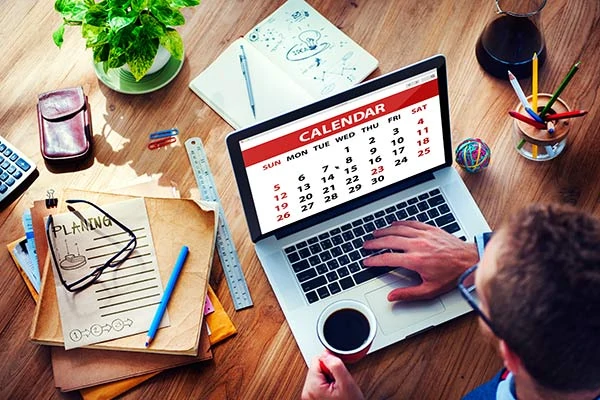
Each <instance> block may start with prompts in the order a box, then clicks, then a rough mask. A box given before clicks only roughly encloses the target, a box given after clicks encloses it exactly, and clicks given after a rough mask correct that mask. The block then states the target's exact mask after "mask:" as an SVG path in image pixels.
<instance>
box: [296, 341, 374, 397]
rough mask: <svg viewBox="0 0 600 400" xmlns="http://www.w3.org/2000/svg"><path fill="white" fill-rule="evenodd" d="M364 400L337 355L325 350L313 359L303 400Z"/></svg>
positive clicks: (307, 375)
mask: <svg viewBox="0 0 600 400" xmlns="http://www.w3.org/2000/svg"><path fill="white" fill-rule="evenodd" d="M316 399H319V400H364V396H363V394H362V392H361V391H360V388H359V387H358V385H357V384H356V382H355V381H354V378H352V375H350V372H348V370H347V369H346V366H345V365H344V363H343V362H342V360H340V359H339V358H337V357H336V356H334V355H332V354H331V353H329V352H327V351H325V352H324V353H323V354H321V355H320V356H316V357H314V358H313V359H312V361H311V363H310V367H309V369H308V373H307V374H306V381H305V382H304V388H302V400H316Z"/></svg>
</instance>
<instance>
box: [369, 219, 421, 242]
mask: <svg viewBox="0 0 600 400" xmlns="http://www.w3.org/2000/svg"><path fill="white" fill-rule="evenodd" d="M405 222H415V221H396V222H394V223H392V225H388V226H386V227H385V228H381V229H377V230H375V231H373V236H375V237H382V236H400V237H407V238H412V237H417V236H418V235H419V229H418V228H416V227H414V226H411V225H407V224H405Z"/></svg>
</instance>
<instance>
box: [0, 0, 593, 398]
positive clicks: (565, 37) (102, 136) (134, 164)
mask: <svg viewBox="0 0 600 400" xmlns="http://www.w3.org/2000/svg"><path fill="white" fill-rule="evenodd" d="M282 3H283V0H276V1H248V0H224V1H216V0H204V1H203V2H202V3H201V4H200V5H199V6H198V7H195V8H192V9H185V10H184V15H185V16H186V18H187V23H186V25H185V26H183V27H181V28H180V29H179V32H180V33H181V35H182V36H183V39H184V43H185V55H186V56H185V62H184V64H183V69H182V70H181V72H180V73H179V75H178V76H177V77H176V78H175V79H174V80H173V82H171V83H170V84H169V85H168V86H166V87H165V88H163V89H161V90H158V91H156V92H153V93H150V94H146V95H124V94H120V93H117V92H115V91H113V90H111V89H109V88H107V87H106V86H105V85H104V84H102V83H101V82H99V80H98V79H97V77H96V75H95V72H94V68H93V65H92V55H91V52H90V51H89V50H85V46H84V41H83V39H82V38H81V35H80V31H79V29H78V28H72V29H67V32H66V35H65V42H64V45H63V47H62V49H58V48H56V47H55V46H54V44H53V42H52V32H53V31H54V30H55V29H56V27H58V25H59V23H60V17H59V15H58V14H57V13H56V12H55V11H54V10H53V1H52V0H19V1H10V2H9V1H2V2H1V6H2V13H1V14H0V49H1V50H0V54H2V56H1V57H0V90H1V97H0V133H1V134H2V135H4V136H6V137H7V138H8V139H9V140H10V141H12V142H13V143H14V144H15V145H17V146H18V147H19V148H21V149H22V150H23V151H24V152H25V153H26V154H28V155H29V156H30V157H31V158H33V159H34V161H35V162H36V163H37V166H38V169H39V171H40V175H39V177H38V178H37V179H36V180H35V181H34V182H33V184H32V185H31V186H30V187H29V188H28V190H27V191H26V192H25V193H24V194H23V195H22V196H21V197H20V198H18V199H17V201H15V202H13V203H11V204H10V205H8V206H7V207H6V208H5V209H3V210H2V211H0V245H2V247H3V248H5V246H6V244H8V243H9V242H11V241H13V240H15V239H16V238H18V237H20V236H22V235H23V228H22V225H21V215H22V213H23V211H25V210H26V209H27V208H29V207H30V206H31V205H32V203H33V201H34V200H37V199H43V198H45V197H46V191H47V190H48V189H49V188H53V189H55V190H56V191H57V192H59V191H60V190H61V189H63V188H66V187H71V188H77V189H86V190H94V191H102V190H106V189H107V188H111V187H118V186H123V185H125V184H127V183H128V182H132V181H133V180H135V179H139V178H140V177H141V178H144V177H146V178H147V177H149V178H155V179H158V182H159V184H160V185H161V186H165V187H167V186H172V185H175V186H176V187H177V188H178V189H179V190H180V192H181V195H182V196H183V197H189V196H190V195H192V194H193V193H194V192H195V191H196V190H197V189H196V188H195V186H196V184H195V180H194V177H193V173H192V170H191V168H190V167H189V162H188V159H187V155H186V152H185V148H184V147H183V142H184V141H185V140H186V139H187V138H190V137H201V138H202V140H203V142H204V145H205V148H206V151H207V153H208V158H209V163H210V166H211V169H212V171H213V173H214V175H215V181H216V184H217V187H218V190H219V193H220V196H221V199H222V202H223V207H224V210H225V214H226V217H227V219H228V222H229V225H230V228H231V231H232V234H233V239H234V242H235V244H236V247H237V250H238V252H239V255H240V259H241V263H242V266H243V269H244V272H245V275H246V278H247V280H248V283H249V287H250V290H251V293H252V297H253V300H254V307H252V308H250V309H246V310H242V311H239V312H236V311H235V310H234V308H233V304H232V301H231V297H230V295H229V292H228V289H227V284H226V281H225V279H224V275H223V272H222V270H221V266H220V264H219V261H218V257H215V262H214V264H213V269H212V273H211V278H210V283H211V285H212V286H213V288H215V291H216V292H217V295H218V296H219V298H220V299H221V300H222V302H223V304H224V306H225V309H226V310H227V311H228V313H229V314H230V316H231V317H232V320H233V322H234V323H235V325H236V327H237V328H238V331H239V332H238V334H237V335H236V336H235V337H233V338H231V339H229V340H227V341H226V342H225V343H222V344H220V345H218V346H217V347H216V348H215V349H214V359H213V360H212V361H210V362H206V363H200V364H196V365H191V366H185V367H180V368H176V369H173V370H169V371H166V372H164V373H161V374H159V375H158V376H156V377H153V378H152V379H150V380H148V381H146V382H144V383H143V384H141V385H140V386H138V387H136V388H134V389H132V390H131V391H130V392H128V393H126V394H125V395H123V398H125V399H179V398H190V399H294V398H298V397H299V395H300V392H301V389H302V385H303V382H304V377H305V374H306V365H305V364H304V361H303V360H302V357H301V356H300V352H299V351H298V348H297V346H296V344H295V341H294V339H293V337H292V335H291V332H290V330H289V328H288V326H287V324H286V321H285V318H284V316H283V314H282V312H281V310H280V308H279V306H278V303H277V301H276V299H275V296H274V295H273V292H272V291H271V288H270V286H269V284H268V282H267V279H266V277H265V275H264V273H263V271H262V269H261V266H260V264H259V262H258V259H257V257H256V256H255V253H254V249H253V245H252V243H251V241H250V239H249V236H248V232H247V228H246V223H245V221H244V217H243V214H242V209H241V203H240V201H239V198H238V193H237V189H236V187H235V182H234V177H233V174H232V171H231V168H230V164H229V160H228V157H227V153H226V147H225V141H224V138H225V136H226V135H227V134H228V133H229V132H230V131H231V128H230V127H229V126H228V125H227V124H226V123H225V122H224V121H223V120H222V119H221V118H220V117H219V116H218V115H217V114H216V113H215V112H213V111H212V110H211V109H210V108H209V107H208V106H207V105H205V104H204V103H203V102H202V101H201V100H200V99H199V98H198V97H197V96H195V95H194V94H193V93H192V92H191V90H190V89H189V88H188V83H189V82H190V81H191V80H192V79H193V78H194V77H195V76H196V75H197V74H198V73H200V72H201V71H202V70H203V69H204V68H205V67H206V66H207V65H209V64H210V63H211V62H212V61H213V60H214V59H215V58H216V57H217V55H218V54H219V53H220V52H222V51H223V50H224V49H225V48H226V47H227V46H228V45H229V44H230V43H231V42H232V41H233V40H235V39H236V38H237V37H239V36H240V35H243V34H245V33H246V32H248V31H249V30H250V29H251V28H252V27H253V26H254V25H256V24H257V23H258V22H260V21H261V20H263V19H264V18H265V17H267V16H268V15H269V14H270V13H272V12H273V11H274V10H275V9H276V8H277V7H278V6H279V5H281V4H282ZM309 3H310V4H311V5H312V6H313V7H315V8H316V9H317V10H318V11H319V12H320V13H322V14H323V15H324V16H325V17H327V18H328V19H329V20H330V21H332V22H333V23H334V24H335V25H336V26H338V27H339V28H340V29H341V30H342V31H344V32H345V33H346V34H348V35H349V36H350V37H351V38H352V39H354V40H355V41H356V42H357V43H359V44H360V45H361V46H363V47H364V48H365V49H367V50H368V51H369V52H370V53H371V54H373V55H374V56H375V57H376V58H377V59H378V60H379V62H380V66H379V68H378V69H377V70H376V71H375V72H374V73H373V76H377V75H381V74H384V73H387V72H390V71H393V70H395V69H397V68H399V67H402V66H404V65H407V64H410V63H413V62H416V61H418V60H420V59H422V58H425V57H428V56H431V55H433V54H436V53H443V54H445V55H446V57H447V59H448V78H449V93H450V104H451V120H452V130H453V134H454V136H453V141H454V144H455V145H456V144H458V143H459V141H461V140H462V139H465V138H467V137H479V138H482V139H483V140H484V141H485V142H486V143H488V145H489V146H490V148H491V151H492V161H491V164H490V166H489V167H488V168H487V170H485V171H484V172H482V173H479V174H473V175H471V174H468V173H466V172H464V171H461V175H462V176H463V178H464V179H465V182H466V184H467V186H468V187H469V189H470V190H471V191H472V193H473V195H474V197H475V199H476V201H477V202H478V204H479V205H480V207H481V209H482V210H483V213H484V215H485V216H486V218H487V219H488V221H489V223H490V225H491V226H492V227H496V226H498V224H499V223H500V222H501V221H502V220H503V218H505V217H506V216H508V215H510V214H511V213H513V212H514V211H515V210H517V209H518V208H520V207H522V206H523V205H525V204H528V203H531V202H549V201H553V202H560V203H569V204H573V205H575V206H577V207H579V208H581V209H583V210H586V211H589V212H590V213H594V214H595V215H598V216H600V194H599V193H600V191H599V182H600V154H599V151H598V147H597V145H598V142H599V139H600V132H599V129H598V124H599V122H600V112H599V111H598V105H600V100H599V99H598V89H599V85H600V74H599V72H598V65H599V64H600V3H599V2H598V1H597V0H570V1H566V0H552V1H549V2H548V4H547V6H546V7H545V9H544V10H543V12H542V18H541V20H542V28H543V32H544V35H545V39H546V44H547V49H548V58H547V60H546V63H545V64H544V65H543V67H542V68H541V70H540V78H539V79H540V84H539V87H540V92H542V91H543V92H552V91H553V90H554V89H555V88H556V87H557V86H558V85H559V83H560V82H561V80H562V79H563V77H564V76H565V74H566V73H567V71H568V70H569V68H570V67H571V65H572V64H573V63H574V62H575V61H577V60H581V67H580V70H579V72H578V73H577V75H575V77H574V78H573V80H572V81H571V83H570V84H569V86H568V87H567V89H566V90H565V91H564V92H563V94H562V96H561V97H562V98H564V99H565V101H567V102H568V104H569V105H570V106H571V108H584V109H588V110H589V111H590V112H589V114H588V115H587V116H585V117H583V118H577V119H574V120H572V122H571V125H570V131H569V137H568V142H567V148H566V150H565V152H564V153H563V154H561V155H560V156H559V157H558V158H556V159H555V160H552V161H548V162H545V163H539V162H533V161H529V160H527V159H525V158H523V157H522V156H520V155H519V154H517V152H516V151H515V149H514V144H515V142H514V139H513V136H512V130H513V120H512V118H510V117H509V116H508V114H507V111H508V110H511V109H514V108H515V107H516V105H517V103H518V100H517V97H516V96H515V94H514V92H513V90H512V88H511V86H510V84H509V82H508V79H507V80H498V79H495V78H492V77H491V76H489V75H487V74H485V73H484V72H483V70H482V69H481V68H480V67H479V65H478V63H477V61H476V59H475V43H476V41H477V38H478V36H479V34H480V32H481V31H482V30H483V28H484V26H485V25H486V23H487V22H488V21H489V20H490V19H491V18H492V17H493V14H494V9H495V7H494V2H493V1H492V0H435V1H434V0H402V1H391V0H310V1H309ZM521 84H522V85H523V87H524V88H528V87H530V84H531V82H530V80H528V79H522V80H521ZM77 85H81V86H83V88H84V90H85V92H86V93H87V95H88V97H89V103H90V105H91V110H92V121H93V133H94V146H95V148H94V159H93V162H91V163H90V165H89V166H88V167H87V168H85V169H82V170H78V171H71V172H65V171H57V170H55V169H51V168H49V167H47V166H46V165H45V164H44V162H43V159H42V157H41V154H40V151H39V140H38V127H37V121H36V111H35V110H36V108H35V107H36V102H37V95H38V94H39V93H41V92H45V91H48V90H52V89H57V88H63V87H70V86H77ZM525 91H526V93H527V94H528V91H527V89H525ZM171 127H177V128H179V130H180V132H181V133H180V135H179V141H178V144H177V145H173V146H172V147H168V148H163V149H160V150H158V151H149V150H147V149H146V144H147V141H148V134H149V133H150V132H153V131H157V130H160V129H168V128H171ZM457 168H458V167H457ZM33 311H34V302H33V300H32V298H31V296H30V295H29V293H28V291H27V289H26V287H25V285H24V284H23V282H22V280H21V277H20V276H19V273H18V272H17V270H16V269H15V267H14V265H13V262H12V260H11V258H10V256H9V254H8V252H7V251H6V250H0V398H6V399H39V398H43V399H59V398H78V396H79V395H78V394H77V393H66V394H65V393H60V392H59V391H58V390H56V389H55V388H54V383H53V378H52V370H51V367H50V352H49V349H48V348H45V347H43V346H39V345H36V344H33V343H30V342H29V340H28V332H29V329H30V325H31V320H32V315H33ZM500 366H501V362H500V361H499V359H498V358H497V356H496V353H495V349H494V348H493V346H492V345H491V344H490V343H487V342H486V341H485V340H484V339H483V338H482V337H481V336H480V334H479V331H478V322H477V319H476V318H475V317H474V316H473V315H467V316H464V317H461V318H459V319H456V320H454V321H451V322H448V323H446V324H444V325H443V326H440V327H437V328H435V329H432V330H429V331H427V332H425V333H423V334H420V335H418V336H416V337H414V338H411V339H409V340H406V341H404V342H402V343H398V344H396V345H393V346H390V347H388V348H386V349H384V350H381V351H378V352H376V353H374V354H372V355H370V356H368V357H367V358H366V359H365V360H363V361H361V362H360V363H357V364H355V365H352V366H351V367H350V370H351V372H352V373H353V375H354V376H355V377H356V380H357V381H358V383H359V385H360V386H361V387H362V389H363V391H364V393H365V395H366V396H367V398H370V399H392V398H393V399H458V398H460V397H461V396H462V395H464V394H465V393H466V392H468V391H469V390H470V389H472V388H473V387H475V386H476V385H478V384H480V383H482V382H484V381H485V380H487V379H489V378H490V377H491V376H492V375H493V374H494V373H495V372H496V371H497V370H498V369H499V368H500ZM73 373H76V371H73Z"/></svg>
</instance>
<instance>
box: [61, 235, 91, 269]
mask: <svg viewBox="0 0 600 400" xmlns="http://www.w3.org/2000/svg"><path fill="white" fill-rule="evenodd" d="M65 247H66V249H67V254H66V255H65V257H64V258H62V259H61V258H60V255H59V260H60V261H59V263H58V264H59V266H60V268H61V269H64V270H66V271H71V270H75V269H79V268H81V267H83V266H84V265H85V264H87V259H86V258H85V256H84V255H82V254H81V253H80V252H79V246H78V245H77V243H75V247H77V255H75V254H73V253H71V252H69V244H68V243H67V241H66V240H65Z"/></svg>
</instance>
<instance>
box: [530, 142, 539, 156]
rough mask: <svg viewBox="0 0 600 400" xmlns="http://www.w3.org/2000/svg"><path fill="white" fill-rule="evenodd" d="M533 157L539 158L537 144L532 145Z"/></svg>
mask: <svg viewBox="0 0 600 400" xmlns="http://www.w3.org/2000/svg"><path fill="white" fill-rule="evenodd" d="M531 156H532V157H533V158H537V157H538V147H537V145H535V144H532V145H531Z"/></svg>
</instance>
